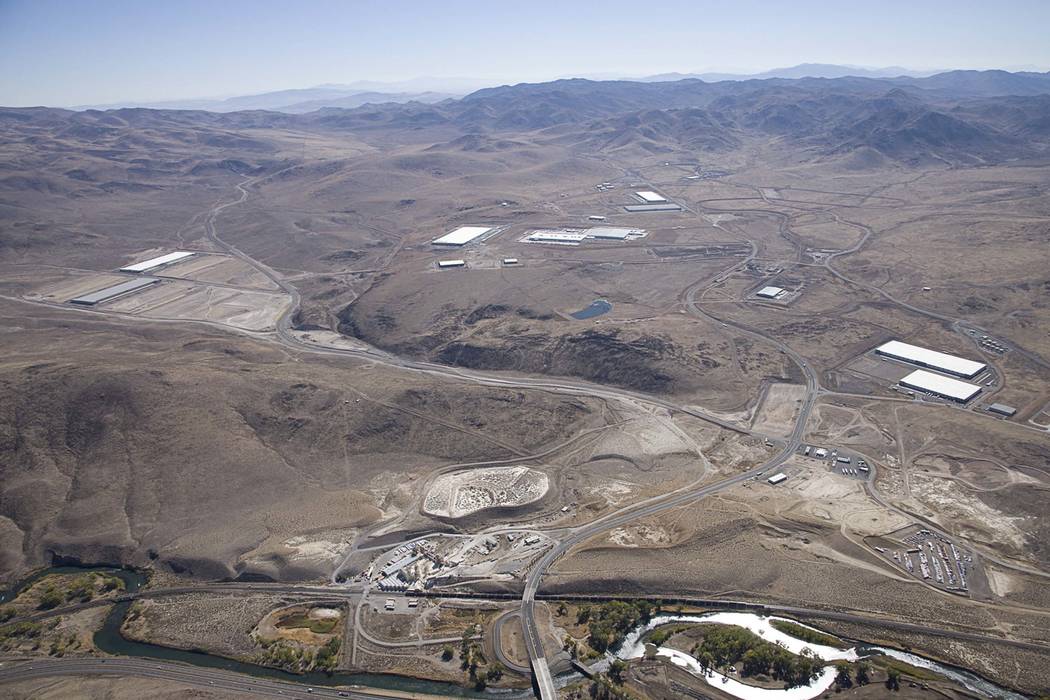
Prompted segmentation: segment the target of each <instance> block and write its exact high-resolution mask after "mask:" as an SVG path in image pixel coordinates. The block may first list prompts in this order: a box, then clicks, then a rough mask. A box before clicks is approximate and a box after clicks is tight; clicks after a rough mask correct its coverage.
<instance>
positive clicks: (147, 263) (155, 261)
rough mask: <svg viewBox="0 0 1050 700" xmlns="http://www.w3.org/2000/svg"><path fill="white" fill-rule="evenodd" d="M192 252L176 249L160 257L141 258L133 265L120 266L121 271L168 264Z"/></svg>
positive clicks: (138, 270) (141, 270)
mask: <svg viewBox="0 0 1050 700" xmlns="http://www.w3.org/2000/svg"><path fill="white" fill-rule="evenodd" d="M191 255H193V253H191V252H189V251H185V250H176V251H175V252H174V253H168V254H167V255H161V256H160V257H156V258H150V259H149V260H143V261H142V262H139V263H135V264H134V265H128V266H127V267H122V268H120V271H121V272H145V271H146V270H152V269H153V268H155V267H161V266H162V265H170V264H172V263H173V262H178V261H179V260H183V259H185V258H188V257H190V256H191Z"/></svg>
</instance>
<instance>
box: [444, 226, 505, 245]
mask: <svg viewBox="0 0 1050 700" xmlns="http://www.w3.org/2000/svg"><path fill="white" fill-rule="evenodd" d="M492 228H493V227H492V226H460V227H459V228H457V229H456V230H455V231H449V232H448V233H446V234H445V235H444V236H442V237H441V238H435V239H434V240H432V241H431V243H432V244H433V245H455V246H459V245H466V244H468V243H470V242H471V241H472V240H474V239H475V238H477V237H478V236H484V235H485V234H486V233H488V232H489V231H491V230H492Z"/></svg>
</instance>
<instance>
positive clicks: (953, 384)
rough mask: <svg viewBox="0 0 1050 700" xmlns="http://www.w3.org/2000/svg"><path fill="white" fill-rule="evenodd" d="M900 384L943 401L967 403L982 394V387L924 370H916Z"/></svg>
mask: <svg viewBox="0 0 1050 700" xmlns="http://www.w3.org/2000/svg"><path fill="white" fill-rule="evenodd" d="M898 383H899V384H900V385H901V386H906V387H908V388H909V389H915V390H916V391H922V392H925V393H927V394H933V395H934V396H940V397H941V398H943V399H951V400H952V401H958V402H959V403H966V402H967V401H969V400H970V399H972V398H973V397H974V396H977V394H979V393H981V387H979V386H977V385H976V384H968V383H966V382H960V381H959V380H958V379H952V378H951V377H942V376H941V375H939V374H934V373H933V372H927V371H926V370H924V369H917V370H915V371H914V372H912V373H911V374H909V375H908V376H907V377H905V378H904V379H901V380H900V382H898Z"/></svg>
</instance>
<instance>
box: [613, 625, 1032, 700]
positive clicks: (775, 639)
mask: <svg viewBox="0 0 1050 700" xmlns="http://www.w3.org/2000/svg"><path fill="white" fill-rule="evenodd" d="M772 620H786V618H778V617H763V616H761V615H756V614H755V613H743V612H718V613H708V614H705V615H657V616H655V617H654V618H653V619H652V620H650V621H649V622H648V623H646V624H645V625H641V626H639V627H636V628H635V629H634V630H632V631H631V632H629V633H628V634H627V636H626V637H625V638H624V641H623V643H622V644H621V645H620V646H619V648H618V649H617V651H616V654H615V656H616V657H618V658H621V659H637V658H641V657H642V656H643V655H644V654H645V643H644V642H643V641H642V639H643V637H644V636H645V634H646V633H648V632H650V631H652V630H653V629H655V628H657V627H659V626H661V625H666V624H669V623H675V622H693V623H700V622H703V623H713V624H719V625H735V626H737V627H743V628H745V629H747V630H750V631H751V632H754V633H755V634H757V635H759V636H760V637H762V638H763V639H765V640H766V641H768V642H772V643H774V644H778V645H780V646H782V647H784V648H785V649H787V650H788V651H790V652H792V653H795V654H798V653H799V652H801V651H802V650H803V649H804V648H809V649H810V650H811V651H813V652H814V653H816V655H817V656H819V657H820V658H821V659H823V660H824V661H835V660H846V661H856V660H858V659H864V658H868V657H872V656H877V655H878V654H885V655H886V656H890V657H892V658H894V659H898V660H900V661H903V662H905V663H907V664H910V665H912V666H916V667H918V668H924V669H928V670H930V671H933V672H934V673H937V674H940V675H942V676H944V677H945V678H948V679H950V680H952V681H955V682H956V683H959V684H960V685H962V686H964V687H965V688H967V689H968V690H971V691H973V692H975V693H978V694H979V695H981V696H982V697H988V698H1001V699H1003V700H1024V696H1023V695H1020V694H1018V693H1015V692H1013V691H1011V690H1008V689H1006V688H1003V687H1001V686H998V685H996V684H994V683H992V682H991V681H988V680H986V679H984V678H981V677H980V676H978V675H976V674H974V673H971V672H970V671H967V670H965V669H961V668H957V667H954V666H949V665H946V664H942V663H939V662H937V661H933V660H931V659H927V658H924V657H921V656H917V655H915V654H910V653H907V652H903V651H898V650H897V649H889V648H887V647H881V646H875V645H869V644H862V643H861V644H857V645H856V646H854V647H851V648H849V649H837V648H835V647H830V646H822V645H819V644H811V643H809V642H805V641H803V640H801V639H797V638H796V637H792V636H790V635H788V634H785V633H783V632H781V631H780V630H778V629H776V628H775V627H773V626H772V625H771V624H770V622H771V621H772ZM791 622H795V621H794V620H791ZM795 624H800V623H797V622H795ZM806 626H807V627H808V625H806ZM810 629H814V630H815V629H816V628H813V627H811V628H810ZM817 631H820V630H817ZM656 654H657V656H661V657H664V658H667V659H668V660H669V661H670V662H671V663H673V664H675V665H676V666H680V667H682V668H684V669H686V670H688V671H689V672H690V673H692V674H693V675H695V676H698V677H701V678H703V679H704V680H705V681H706V682H707V683H708V684H710V685H712V686H715V687H717V688H719V689H721V690H722V691H724V692H727V693H729V694H731V695H734V696H736V697H738V698H741V699H742V700H809V699H810V698H814V697H817V696H818V695H820V694H821V693H823V692H824V691H826V690H827V689H828V688H830V687H831V685H832V683H834V682H835V674H836V670H835V667H834V665H828V666H826V667H825V668H824V670H823V671H822V672H821V674H820V675H819V676H818V677H817V678H816V679H815V680H814V681H813V682H812V683H810V684H809V685H806V686H799V687H795V688H788V689H781V688H759V687H756V686H753V685H747V684H746V683H742V682H740V681H738V680H736V679H735V678H731V677H728V676H725V675H722V674H721V673H718V672H717V671H708V672H707V673H705V672H704V670H703V669H702V668H701V666H700V663H699V662H698V661H697V660H696V659H695V658H694V657H693V656H691V655H690V654H686V653H685V652H682V651H679V650H677V649H670V648H664V647H661V648H658V649H657V651H656Z"/></svg>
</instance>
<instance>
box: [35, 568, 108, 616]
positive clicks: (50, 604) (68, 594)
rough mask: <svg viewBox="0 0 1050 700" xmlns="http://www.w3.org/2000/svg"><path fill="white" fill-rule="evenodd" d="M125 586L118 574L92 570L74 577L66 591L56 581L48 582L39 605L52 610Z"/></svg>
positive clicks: (42, 608) (86, 600)
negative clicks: (67, 603) (113, 574)
mask: <svg viewBox="0 0 1050 700" xmlns="http://www.w3.org/2000/svg"><path fill="white" fill-rule="evenodd" d="M123 586H124V582H123V581H121V580H120V579H119V578H118V577H116V576H112V575H110V574H100V573H97V572H91V573H87V574H83V575H81V576H77V577H76V578H74V579H73V580H72V581H70V582H69V585H68V586H66V589H65V591H63V590H62V589H61V588H59V587H58V586H56V585H55V584H54V583H49V584H47V586H46V587H45V588H44V591H43V593H42V594H41V595H40V601H39V603H38V604H37V607H38V608H39V609H40V610H51V609H52V608H57V607H58V606H59V605H62V604H63V603H66V602H72V601H78V602H81V603H86V602H88V601H89V600H91V599H92V598H94V597H95V595H96V594H97V593H109V592H110V591H115V590H117V589H119V588H123Z"/></svg>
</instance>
